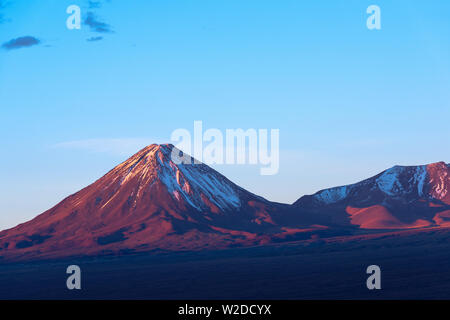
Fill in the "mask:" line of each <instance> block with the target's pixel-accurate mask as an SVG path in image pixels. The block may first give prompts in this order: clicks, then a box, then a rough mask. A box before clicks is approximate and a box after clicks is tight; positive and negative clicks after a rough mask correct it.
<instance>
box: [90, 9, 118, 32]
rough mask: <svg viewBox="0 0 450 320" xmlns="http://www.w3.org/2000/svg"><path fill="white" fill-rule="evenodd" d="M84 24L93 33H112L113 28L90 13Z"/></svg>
mask: <svg viewBox="0 0 450 320" xmlns="http://www.w3.org/2000/svg"><path fill="white" fill-rule="evenodd" d="M84 24H85V25H87V26H88V27H89V28H91V30H92V31H95V32H99V33H112V32H113V31H112V30H111V26H110V25H109V24H107V23H105V22H102V21H100V20H98V18H97V16H96V15H95V14H94V13H92V12H88V13H87V16H86V19H84Z"/></svg>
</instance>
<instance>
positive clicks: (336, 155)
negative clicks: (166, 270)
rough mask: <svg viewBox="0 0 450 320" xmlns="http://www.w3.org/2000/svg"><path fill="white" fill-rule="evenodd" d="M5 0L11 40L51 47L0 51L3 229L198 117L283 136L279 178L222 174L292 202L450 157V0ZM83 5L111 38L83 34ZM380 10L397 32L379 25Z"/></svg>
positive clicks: (0, 29) (235, 169)
mask: <svg viewBox="0 0 450 320" xmlns="http://www.w3.org/2000/svg"><path fill="white" fill-rule="evenodd" d="M0 4H1V5H0V45H2V44H6V43H8V42H9V41H11V40H13V39H17V38H20V37H25V36H30V37H33V38H34V39H37V40H38V43H37V44H34V45H31V46H28V47H23V48H18V49H13V50H8V49H6V48H5V47H4V46H3V47H2V48H1V49H0V121H1V126H0V134H1V138H2V139H1V140H2V148H1V149H0V174H1V177H2V182H1V184H0V201H1V209H0V229H3V228H7V227H12V226H14V225H16V224H17V223H20V222H23V221H26V220H28V219H30V218H32V217H34V216H35V215H37V214H39V213H41V212H42V211H44V210H46V209H48V208H50V207H51V206H53V205H55V204H56V203H57V202H59V201H60V200H62V199H63V198H64V197H65V196H67V195H69V194H71V193H74V192H76V191H77V190H79V189H81V188H82V187H84V186H86V185H88V184H90V183H92V182H93V181H94V180H96V179H97V178H99V177H100V176H102V175H103V174H104V173H106V172H107V171H108V170H109V169H111V168H112V167H113V166H114V165H116V164H118V163H120V162H121V161H123V160H125V159H126V158H127V157H128V156H130V155H131V154H133V153H134V152H136V151H138V150H139V148H140V147H143V146H145V145H146V144H151V143H153V142H169V138H170V134H171V132H172V131H173V130H175V129H177V128H186V129H189V130H192V127H193V121H194V120H202V121H203V126H204V127H205V129H207V128H219V129H223V130H225V129H227V128H231V129H232V128H243V129H246V128H267V129H271V128H275V129H280V145H281V154H280V157H281V158H280V171H279V173H278V174H277V175H274V176H260V175H259V166H253V167H248V166H230V165H228V166H221V167H217V169H218V170H219V171H220V172H222V173H224V174H225V175H226V176H227V177H229V178H230V179H231V180H233V181H234V182H236V183H238V184H240V185H241V186H243V187H245V188H247V189H249V190H250V191H252V192H255V193H257V194H260V195H262V196H264V197H266V198H268V199H270V200H274V201H280V202H293V201H295V200H296V199H297V198H298V197H300V196H301V195H303V194H308V193H313V192H315V191H318V190H319V189H323V188H327V187H331V186H337V185H343V184H348V183H353V182H356V181H358V180H361V179H364V178H367V177H369V176H371V175H374V174H376V173H378V172H380V171H382V170H384V169H386V168H388V167H391V166H393V165H395V164H401V165H414V164H424V163H430V162H436V161H446V162H450V160H449V159H450V148H449V147H448V142H449V141H450V126H449V125H448V119H449V118H450V90H449V89H450V41H449V39H450V19H448V14H449V12H450V2H449V1H446V0H442V1H438V0H435V1H401V0H399V1H363V0H360V1H323V0H322V1H308V2H306V1H305V2H304V1H261V0H259V1H252V0H249V1H237V0H227V1H200V0H199V1H144V0H142V1H138V0H135V1H120V0H110V1H99V5H97V6H92V4H91V8H90V6H89V2H88V1H77V0H71V1H65V0H40V1H27V0H7V1H4V0H2V1H0ZM71 4H75V5H78V6H80V8H81V15H82V19H83V20H84V19H85V18H86V17H87V16H88V14H89V12H91V13H92V14H94V15H95V18H96V20H97V21H98V22H102V23H105V24H106V28H107V30H106V31H109V32H96V31H95V30H94V29H93V28H90V26H89V25H86V24H82V28H81V30H68V29H67V28H66V23H65V22H66V19H67V17H68V14H67V13H66V8H67V7H68V6H69V5H71ZM371 4H376V5H378V6H379V7H380V8H381V26H382V28H381V30H368V29H367V27H366V19H367V17H368V15H367V13H366V8H367V7H368V6H369V5H371ZM99 37H102V39H100V40H98V41H87V39H90V38H97V39H99Z"/></svg>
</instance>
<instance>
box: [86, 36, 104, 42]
mask: <svg viewBox="0 0 450 320" xmlns="http://www.w3.org/2000/svg"><path fill="white" fill-rule="evenodd" d="M102 39H103V37H90V38H88V39H86V41H88V42H95V41H100V40H102Z"/></svg>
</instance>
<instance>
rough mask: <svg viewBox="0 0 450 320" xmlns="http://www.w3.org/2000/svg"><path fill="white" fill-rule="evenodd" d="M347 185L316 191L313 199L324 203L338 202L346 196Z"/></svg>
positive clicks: (347, 191)
mask: <svg viewBox="0 0 450 320" xmlns="http://www.w3.org/2000/svg"><path fill="white" fill-rule="evenodd" d="M349 189H350V188H349V186H343V187H335V188H331V189H326V190H322V191H319V192H318V193H316V194H315V195H314V196H313V197H314V199H316V200H318V201H320V202H322V203H325V204H332V203H336V202H339V201H340V200H342V199H344V198H345V197H347V195H348V193H349V191H350V190H349Z"/></svg>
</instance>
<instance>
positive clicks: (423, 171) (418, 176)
mask: <svg viewBox="0 0 450 320" xmlns="http://www.w3.org/2000/svg"><path fill="white" fill-rule="evenodd" d="M426 180H427V166H418V167H416V172H415V174H414V183H415V184H417V193H418V194H419V196H420V197H423V196H424V186H425V183H426Z"/></svg>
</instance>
